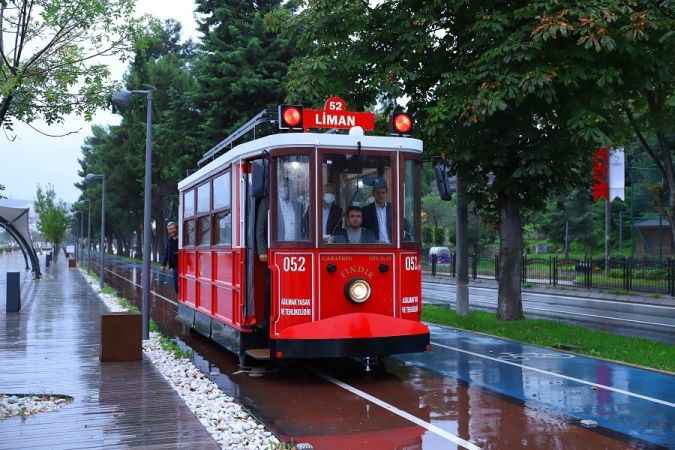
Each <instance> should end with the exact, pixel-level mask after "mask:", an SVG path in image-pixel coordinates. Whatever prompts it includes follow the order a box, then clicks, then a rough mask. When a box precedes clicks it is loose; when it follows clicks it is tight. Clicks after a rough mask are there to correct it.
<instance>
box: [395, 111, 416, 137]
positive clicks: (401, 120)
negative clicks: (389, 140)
mask: <svg viewBox="0 0 675 450" xmlns="http://www.w3.org/2000/svg"><path fill="white" fill-rule="evenodd" d="M391 128H392V131H393V132H395V133H398V134H410V132H412V130H413V120H412V117H410V115H409V114H406V113H402V112H398V113H394V115H393V116H392V118H391Z"/></svg>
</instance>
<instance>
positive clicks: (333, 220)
mask: <svg viewBox="0 0 675 450" xmlns="http://www.w3.org/2000/svg"><path fill="white" fill-rule="evenodd" d="M321 217H322V218H323V221H322V228H321V229H322V230H323V237H324V239H329V238H330V236H332V235H333V234H335V232H336V230H337V229H338V227H339V225H340V218H341V217H342V208H340V207H339V206H338V205H336V204H335V186H333V185H332V184H327V185H325V186H324V187H323V215H322V216H321Z"/></svg>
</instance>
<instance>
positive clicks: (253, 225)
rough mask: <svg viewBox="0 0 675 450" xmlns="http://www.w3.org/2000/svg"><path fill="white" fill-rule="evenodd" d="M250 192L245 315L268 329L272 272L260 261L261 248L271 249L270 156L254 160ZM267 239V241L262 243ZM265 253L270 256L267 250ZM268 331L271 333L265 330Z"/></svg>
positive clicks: (249, 183)
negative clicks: (269, 221) (268, 240)
mask: <svg viewBox="0 0 675 450" xmlns="http://www.w3.org/2000/svg"><path fill="white" fill-rule="evenodd" d="M247 191H248V192H246V303H245V310H244V313H245V316H247V317H251V316H254V317H255V318H256V323H257V325H258V326H259V327H260V328H261V329H265V330H266V328H267V325H268V317H269V310H270V303H269V302H270V300H269V297H270V295H269V276H270V275H269V273H268V269H267V264H266V263H264V262H262V261H260V258H259V256H260V255H259V253H260V252H259V251H258V249H259V248H265V249H267V220H268V211H269V169H268V161H267V159H256V160H253V161H251V162H250V172H249V182H248V183H247ZM261 240H263V241H264V242H259V241H261ZM264 254H265V256H266V255H267V253H266V252H264ZM265 334H267V333H265Z"/></svg>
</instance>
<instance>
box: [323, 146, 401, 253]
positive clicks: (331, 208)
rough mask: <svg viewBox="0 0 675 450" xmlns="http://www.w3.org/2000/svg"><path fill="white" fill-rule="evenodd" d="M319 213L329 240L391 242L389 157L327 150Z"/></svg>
mask: <svg viewBox="0 0 675 450" xmlns="http://www.w3.org/2000/svg"><path fill="white" fill-rule="evenodd" d="M322 176H323V183H324V185H323V192H322V195H321V197H322V199H323V202H322V209H321V210H320V211H319V217H320V218H321V222H320V223H319V224H320V226H321V227H322V235H323V239H324V241H325V242H326V243H329V244H390V243H391V242H392V241H393V240H394V239H393V236H392V229H393V219H394V217H395V211H394V210H395V204H392V197H391V181H392V173H391V158H390V156H389V155H386V156H384V155H383V156H358V155H355V154H327V155H325V156H324V160H323V165H322Z"/></svg>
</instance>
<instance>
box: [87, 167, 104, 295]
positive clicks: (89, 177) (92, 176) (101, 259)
mask: <svg viewBox="0 0 675 450" xmlns="http://www.w3.org/2000/svg"><path fill="white" fill-rule="evenodd" d="M98 179H100V180H101V239H100V244H99V247H100V248H99V251H100V256H99V263H100V264H101V275H100V280H99V287H100V288H101V289H103V286H104V285H105V283H104V274H105V266H104V264H105V251H104V250H103V242H104V239H105V174H100V175H98V174H93V173H90V174H89V175H87V176H86V177H84V181H86V182H90V181H93V180H98Z"/></svg>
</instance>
